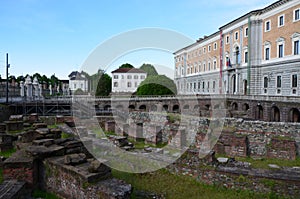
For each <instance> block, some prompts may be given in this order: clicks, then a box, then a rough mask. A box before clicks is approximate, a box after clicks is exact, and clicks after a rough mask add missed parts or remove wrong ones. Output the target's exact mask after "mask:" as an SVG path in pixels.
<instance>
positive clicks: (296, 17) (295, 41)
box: [174, 0, 300, 96]
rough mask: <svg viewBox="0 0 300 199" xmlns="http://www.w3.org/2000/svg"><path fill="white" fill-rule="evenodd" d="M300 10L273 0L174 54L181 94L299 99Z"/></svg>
mask: <svg viewBox="0 0 300 199" xmlns="http://www.w3.org/2000/svg"><path fill="white" fill-rule="evenodd" d="M299 12H300V1H298V0H281V1H277V2H274V3H273V4H271V5H269V6H267V7H265V8H263V9H260V10H255V11H251V12H249V13H247V14H245V15H243V16H241V17H239V18H237V19H236V20H233V21H231V22H229V23H228V24H226V25H224V26H222V27H220V28H219V29H218V31H217V32H215V33H213V34H212V35H209V36H204V37H203V38H200V39H199V40H197V41H196V42H195V43H194V44H192V45H190V46H187V47H185V48H182V49H180V50H178V51H177V52H175V53H174V55H175V57H174V58H175V69H176V74H175V81H176V84H177V87H178V91H179V93H180V94H218V93H227V94H239V95H286V96H289V95H296V96H300V89H299V87H300V81H299V79H300V52H299V51H300V50H299V48H300V44H299V40H300V14H299ZM229 63H230V64H229Z"/></svg>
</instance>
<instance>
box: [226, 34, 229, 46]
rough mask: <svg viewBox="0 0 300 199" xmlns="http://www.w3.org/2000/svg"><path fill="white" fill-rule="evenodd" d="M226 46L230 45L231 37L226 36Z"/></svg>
mask: <svg viewBox="0 0 300 199" xmlns="http://www.w3.org/2000/svg"><path fill="white" fill-rule="evenodd" d="M226 44H229V36H226Z"/></svg>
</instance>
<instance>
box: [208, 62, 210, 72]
mask: <svg viewBox="0 0 300 199" xmlns="http://www.w3.org/2000/svg"><path fill="white" fill-rule="evenodd" d="M208 71H210V62H208Z"/></svg>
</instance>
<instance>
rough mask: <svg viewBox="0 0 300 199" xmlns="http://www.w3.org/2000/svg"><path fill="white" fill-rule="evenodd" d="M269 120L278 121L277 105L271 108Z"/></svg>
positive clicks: (278, 111)
mask: <svg viewBox="0 0 300 199" xmlns="http://www.w3.org/2000/svg"><path fill="white" fill-rule="evenodd" d="M270 121H271V122H280V109H279V108H278V107H277V106H272V108H271V114H270Z"/></svg>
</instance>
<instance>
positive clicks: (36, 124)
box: [32, 123, 47, 129]
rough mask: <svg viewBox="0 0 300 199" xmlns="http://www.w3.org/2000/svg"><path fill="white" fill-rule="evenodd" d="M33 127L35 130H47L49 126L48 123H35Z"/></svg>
mask: <svg viewBox="0 0 300 199" xmlns="http://www.w3.org/2000/svg"><path fill="white" fill-rule="evenodd" d="M32 127H33V128H34V129H40V128H47V124H46V123H34V124H33V125H32Z"/></svg>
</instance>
